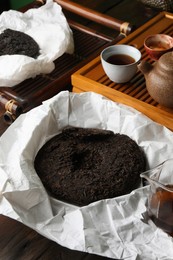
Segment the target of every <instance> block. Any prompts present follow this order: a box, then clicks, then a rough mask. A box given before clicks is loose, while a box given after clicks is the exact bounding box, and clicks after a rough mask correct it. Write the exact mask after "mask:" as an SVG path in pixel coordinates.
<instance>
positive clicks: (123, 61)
mask: <svg viewBox="0 0 173 260" xmlns="http://www.w3.org/2000/svg"><path fill="white" fill-rule="evenodd" d="M106 61H107V62H109V63H111V64H114V65H128V64H131V63H134V62H135V59H134V58H133V57H131V56H129V55H126V54H114V55H111V56H109V57H108V58H107V60H106Z"/></svg>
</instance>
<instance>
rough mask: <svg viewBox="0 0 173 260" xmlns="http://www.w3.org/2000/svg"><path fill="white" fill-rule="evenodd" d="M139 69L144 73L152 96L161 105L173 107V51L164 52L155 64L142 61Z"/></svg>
mask: <svg viewBox="0 0 173 260" xmlns="http://www.w3.org/2000/svg"><path fill="white" fill-rule="evenodd" d="M138 69H139V70H140V71H141V72H142V73H143V74H144V77H145V80H146V87H147V90H148V92H149V94H150V96H151V97H152V98H153V99H154V100H155V101H156V102H158V103H159V104H160V105H163V106H165V107H169V108H173V51H171V52H167V53H165V54H163V55H162V56H161V57H160V58H159V60H158V61H156V62H155V63H154V64H153V65H152V64H150V63H148V62H147V61H144V60H143V61H141V63H140V64H139V65H138Z"/></svg>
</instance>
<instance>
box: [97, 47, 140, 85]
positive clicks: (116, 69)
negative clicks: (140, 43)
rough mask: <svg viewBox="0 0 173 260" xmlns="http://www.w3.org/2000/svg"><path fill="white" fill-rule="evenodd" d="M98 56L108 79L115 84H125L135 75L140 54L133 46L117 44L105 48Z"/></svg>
mask: <svg viewBox="0 0 173 260" xmlns="http://www.w3.org/2000/svg"><path fill="white" fill-rule="evenodd" d="M117 55H118V56H117ZM100 56H101V63H102V66H103V69H104V71H105V73H106V75H107V76H108V77H109V79H110V80H111V81H113V82H116V83H125V82H128V81H129V80H130V79H131V78H132V77H133V76H134V75H135V73H136V71H137V64H138V62H139V61H140V59H141V52H140V51H139V50H138V49H137V48H135V47H133V46H130V45H125V44H119V45H112V46H109V47H107V48H105V49H104V50H103V51H102V52H101V55H100Z"/></svg>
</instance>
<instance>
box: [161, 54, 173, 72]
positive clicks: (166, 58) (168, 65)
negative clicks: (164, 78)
mask: <svg viewBox="0 0 173 260" xmlns="http://www.w3.org/2000/svg"><path fill="white" fill-rule="evenodd" d="M158 61H159V62H158V63H159V65H161V66H162V68H164V69H169V70H172V69H173V51H170V52H167V53H165V54H163V55H162V56H161V57H160V58H159V60H158Z"/></svg>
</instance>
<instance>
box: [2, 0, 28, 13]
mask: <svg viewBox="0 0 173 260" xmlns="http://www.w3.org/2000/svg"><path fill="white" fill-rule="evenodd" d="M31 2H32V0H20V1H19V0H0V12H1V13H2V12H3V11H7V10H9V9H14V10H16V9H19V8H20V7H23V6H25V5H26V4H29V3H31Z"/></svg>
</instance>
